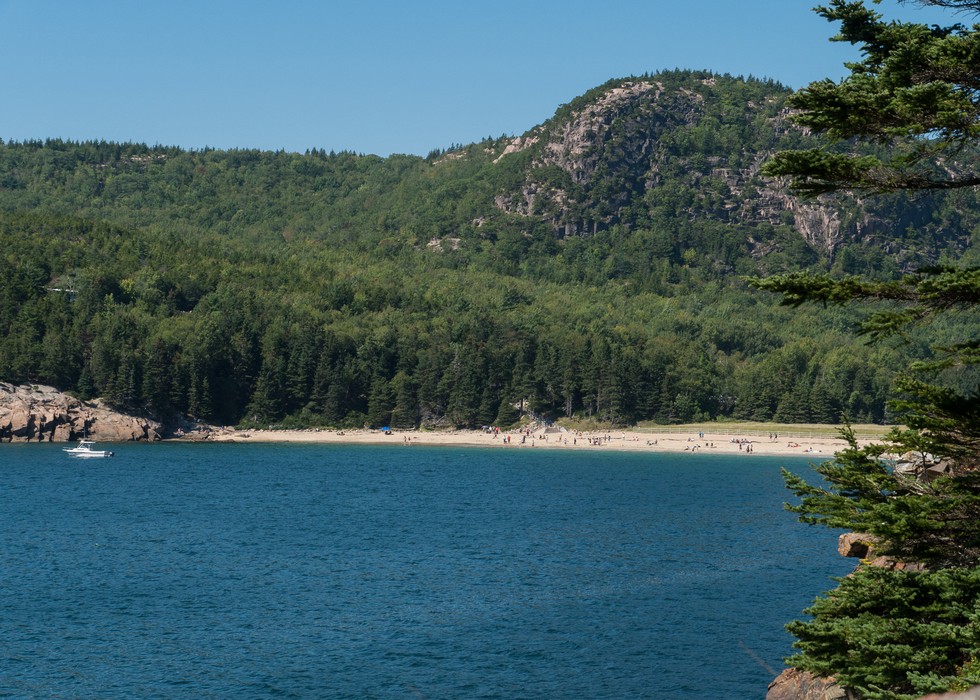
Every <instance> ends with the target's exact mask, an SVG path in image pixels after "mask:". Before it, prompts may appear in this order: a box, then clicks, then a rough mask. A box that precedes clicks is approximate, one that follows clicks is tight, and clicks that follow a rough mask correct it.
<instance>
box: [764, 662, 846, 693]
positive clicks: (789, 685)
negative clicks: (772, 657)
mask: <svg viewBox="0 0 980 700" xmlns="http://www.w3.org/2000/svg"><path fill="white" fill-rule="evenodd" d="M766 700H850V695H849V694H848V692H847V691H846V690H844V689H843V688H841V687H840V686H839V685H837V683H836V682H835V681H834V679H833V678H818V677H816V676H814V675H813V674H812V673H810V672H809V671H801V670H799V669H796V668H787V669H786V670H785V671H783V672H782V673H780V674H779V675H778V676H777V677H776V680H774V681H773V682H772V683H770V684H769V692H767V693H766Z"/></svg>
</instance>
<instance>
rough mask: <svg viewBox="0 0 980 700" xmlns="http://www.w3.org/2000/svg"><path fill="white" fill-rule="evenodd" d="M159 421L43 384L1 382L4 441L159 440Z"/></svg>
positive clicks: (1, 433)
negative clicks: (124, 412)
mask: <svg viewBox="0 0 980 700" xmlns="http://www.w3.org/2000/svg"><path fill="white" fill-rule="evenodd" d="M161 433H162V427H161V425H160V424H159V423H157V422H156V421H152V420H149V419H147V418H141V417H137V416H127V415H125V414H122V413H119V412H117V411H113V410H112V409H110V408H108V407H106V406H105V405H103V404H102V403H101V402H99V401H93V402H86V401H81V400H80V399H76V398H75V397H73V396H69V395H68V394H64V393H62V392H60V391H58V390H57V389H55V388H54V387H50V386H42V385H36V384H33V385H23V386H14V385H13V384H6V383H3V382H0V442H66V441H70V440H76V439H78V438H81V437H84V436H88V437H90V438H92V439H95V440H105V441H109V442H129V441H133V440H150V441H152V440H159V439H160V436H161Z"/></svg>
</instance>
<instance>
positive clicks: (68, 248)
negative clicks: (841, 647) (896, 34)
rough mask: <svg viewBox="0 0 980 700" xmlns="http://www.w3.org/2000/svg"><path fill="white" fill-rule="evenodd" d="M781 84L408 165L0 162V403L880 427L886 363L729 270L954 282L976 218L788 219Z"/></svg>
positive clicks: (159, 150)
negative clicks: (939, 267)
mask: <svg viewBox="0 0 980 700" xmlns="http://www.w3.org/2000/svg"><path fill="white" fill-rule="evenodd" d="M787 95H788V91H787V90H785V89H784V88H782V87H781V86H779V85H776V84H773V83H770V82H763V81H755V80H741V79H734V78H731V77H727V76H714V75H708V74H700V73H689V72H675V73H664V74H657V75H652V76H643V77H639V78H631V79H628V80H617V81H612V82H610V83H608V84H606V85H604V86H601V87H599V88H596V89H595V90H593V91H590V92H589V93H587V94H586V95H584V96H582V97H580V98H577V99H576V100H573V101H572V102H571V103H569V104H567V105H562V106H561V107H560V108H559V109H558V110H557V112H556V114H555V116H554V117H553V118H552V119H551V120H549V121H548V122H546V123H545V124H543V125H540V126H538V127H535V128H534V129H532V130H530V131H529V132H527V133H526V134H524V135H522V136H520V137H517V138H510V137H500V138H488V139H486V140H485V141H483V142H481V143H478V144H472V145H469V146H459V147H453V148H451V149H449V150H447V151H444V152H443V151H440V152H434V153H432V154H430V155H429V157H427V158H424V159H423V158H419V157H414V156H391V157H389V158H378V157H374V156H363V155H356V154H353V153H332V152H331V153H327V152H325V151H321V150H313V151H310V152H308V153H305V154H296V153H286V152H276V153H270V152H259V151H215V150H203V151H184V150H181V149H178V148H170V147H159V146H155V147H147V146H145V145H140V144H115V143H105V142H102V143H65V142H61V141H44V142H23V143H21V142H16V143H4V144H0V380H4V381H17V382H20V381H26V382H36V383H46V384H53V385H55V386H57V387H59V388H61V389H66V390H71V391H74V392H77V393H78V394H80V395H81V396H83V397H87V396H97V395H98V396H104V397H106V398H107V399H108V400H109V401H110V402H111V403H112V404H114V405H115V406H118V407H121V408H125V409H129V410H133V411H137V412H145V413H148V414H150V415H152V416H154V417H157V418H162V419H167V418H168V417H172V416H175V415H178V414H183V413H186V414H190V415H192V416H195V417H197V418H200V419H204V420H209V421H213V422H219V423H259V424H268V423H287V424H292V425H332V426H361V425H364V424H371V425H375V426H379V425H384V424H389V423H390V424H392V425H394V426H397V427H411V426H417V425H419V424H434V423H444V424H451V425H456V426H479V425H481V424H494V423H495V424H502V425H509V424H511V423H513V422H515V421H516V420H518V418H519V414H520V412H522V411H534V412H535V413H538V414H543V415H546V416H548V417H551V418H559V417H562V416H573V415H578V416H583V417H592V418H596V419H598V420H602V421H607V422H611V423H616V424H629V423H633V422H635V421H639V420H651V419H652V420H657V421H662V422H672V421H673V422H676V421H690V420H703V419H708V418H718V417H734V418H746V419H757V420H768V419H775V420H779V421H818V422H836V421H837V420H838V419H839V418H840V416H841V414H842V413H844V414H846V415H847V416H849V417H850V418H851V419H853V420H862V421H883V420H886V419H887V416H886V414H885V409H884V402H885V400H886V398H887V397H888V396H889V392H890V376H891V373H892V371H893V370H894V369H895V368H897V367H899V366H903V365H904V364H905V363H906V361H907V358H908V356H909V355H912V356H918V355H924V354H926V353H928V350H927V349H926V346H925V344H924V343H919V342H917V341H916V340H915V339H914V338H913V339H912V342H911V343H910V344H909V345H905V346H902V345H897V344H896V345H891V346H876V347H868V346H866V345H864V344H862V343H861V342H860V341H855V340H854V339H853V338H852V337H851V335H850V329H851V327H852V324H853V321H854V317H853V316H852V314H856V313H859V312H857V311H853V310H832V311H830V312H827V311H820V312H817V311H816V310H805V309H804V310H789V309H786V308H784V307H780V306H778V305H777V301H776V300H775V299H774V298H772V297H769V296H767V295H764V294H763V293H760V292H754V291H751V290H749V289H748V288H747V287H746V285H745V284H744V282H743V281H742V276H744V275H756V274H769V273H773V272H785V271H791V270H796V269H806V268H818V269H824V270H826V269H830V270H832V271H837V272H855V273H858V272H859V273H864V274H868V275H870V276H872V277H877V278H889V277H891V276H893V275H896V274H897V273H898V272H900V271H902V270H907V269H910V268H913V267H916V266H919V265H923V264H929V263H933V262H937V261H942V260H952V259H959V258H964V257H965V258H966V259H967V260H970V259H972V260H974V261H976V260H977V259H978V257H980V256H978V253H977V248H976V246H975V245H973V243H972V240H973V239H972V238H971V236H972V233H973V231H974V230H975V228H976V226H977V224H978V222H977V220H976V218H977V217H976V213H977V211H978V209H977V206H976V201H975V195H973V194H972V193H958V194H955V195H945V196H940V195H930V196H929V198H928V199H927V198H924V197H922V198H919V199H915V200H908V199H901V198H898V197H892V198H890V199H884V200H878V201H875V202H858V203H853V202H848V203H846V204H845V203H842V202H835V201H826V202H820V203H804V202H800V201H798V200H795V199H793V198H792V197H790V196H789V195H788V194H786V193H785V192H784V191H783V190H782V189H780V188H779V186H778V183H774V182H771V181H767V180H765V179H763V178H761V177H760V176H759V174H758V168H759V166H760V164H761V163H762V162H763V160H764V159H765V158H766V157H767V155H768V154H770V153H771V152H773V151H774V150H776V149H779V148H788V147H797V146H799V145H800V144H804V143H806V142H807V138H808V137H806V136H805V135H804V134H803V133H801V132H799V131H797V130H795V129H793V128H792V127H791V126H790V125H789V123H788V121H787V119H786V109H785V100H786V97H787Z"/></svg>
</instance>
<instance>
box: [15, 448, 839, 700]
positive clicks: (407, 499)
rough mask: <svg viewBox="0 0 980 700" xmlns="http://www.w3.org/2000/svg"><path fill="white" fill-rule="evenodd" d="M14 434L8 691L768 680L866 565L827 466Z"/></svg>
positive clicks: (379, 691) (680, 690)
mask: <svg viewBox="0 0 980 700" xmlns="http://www.w3.org/2000/svg"><path fill="white" fill-rule="evenodd" d="M113 449H115V450H116V454H117V456H116V457H115V458H113V459H109V460H88V461H81V460H70V459H69V458H67V457H66V456H65V455H63V453H62V452H61V450H60V447H59V446H57V445H3V446H2V447H0V499H2V500H0V697H3V698H563V699H571V698H590V699H591V698H617V699H619V698H668V699H669V698H719V699H726V700H737V699H739V698H746V699H748V698H762V697H764V696H765V692H766V685H767V684H768V682H769V681H770V680H771V679H772V677H773V675H774V673H775V672H778V671H779V670H780V669H781V666H782V658H783V657H784V656H786V655H788V654H789V653H791V642H792V639H791V637H790V636H789V635H788V634H787V633H786V632H785V631H784V630H783V625H784V624H785V623H786V622H787V621H788V620H790V619H793V618H796V617H799V616H800V615H801V610H802V608H804V607H805V606H806V605H808V604H809V603H810V602H811V601H812V599H813V598H814V597H815V596H816V595H817V594H819V593H820V592H822V591H825V590H827V589H829V588H832V587H833V585H834V584H833V582H832V581H831V580H830V578H829V577H830V576H838V575H842V574H844V573H846V572H847V571H848V570H849V569H850V568H852V563H851V562H848V561H847V560H844V559H842V558H840V557H839V556H838V555H837V553H836V534H835V533H833V532H830V531H826V530H821V529H815V528H808V527H806V526H803V525H800V524H798V523H797V522H796V521H795V520H794V518H793V516H792V515H791V514H789V513H786V512H785V511H783V510H782V508H781V504H782V503H783V501H785V500H786V498H787V496H788V492H786V490H785V489H784V487H783V485H782V481H781V479H780V476H779V466H781V465H786V466H788V467H790V468H792V469H793V470H794V471H801V472H806V471H808V467H807V463H806V462H805V461H802V460H786V459H777V458H766V457H751V458H750V457H745V456H741V455H740V456H739V457H738V458H736V457H719V456H715V455H710V454H704V455H701V454H675V455H668V454H629V453H612V452H599V451H596V452H589V451H578V452H573V451H561V452H558V451H545V450H533V449H518V448H516V447H515V448H513V449H509V448H496V449H473V448H469V449H458V448H448V447H447V448H427V447H418V446H413V447H402V446H398V447H367V446H323V445H236V444H222V445H208V444H155V445H135V444H126V445H116V446H115V447H114V448H113Z"/></svg>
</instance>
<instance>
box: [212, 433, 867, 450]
mask: <svg viewBox="0 0 980 700" xmlns="http://www.w3.org/2000/svg"><path fill="white" fill-rule="evenodd" d="M197 439H201V437H198V438H197ZM204 439H206V440H207V441H209V442H239V443H248V442H256V443H261V442H282V443H285V442H302V443H322V444H371V445H402V446H412V445H429V446H435V445H440V446H459V447H493V448H500V449H511V450H518V449H545V450H558V449H561V450H617V451H630V452H634V451H635V452H695V453H698V452H700V453H702V454H756V455H777V456H780V455H787V456H804V457H805V456H814V457H817V456H822V457H829V456H830V455H832V454H833V453H834V452H836V451H837V450H840V449H841V448H843V447H845V446H846V443H845V442H844V441H843V440H840V439H836V438H830V437H823V436H820V437H789V438H786V437H778V438H776V437H772V438H770V437H768V436H766V435H761V436H759V435H745V436H739V435H732V434H720V433H719V434H716V435H712V434H711V433H710V432H705V433H697V432H691V433H684V432H669V433H668V432H648V431H643V432H636V431H625V432H624V431H621V430H619V431H608V432H600V431H595V432H586V433H579V432H572V431H568V432H547V433H546V432H544V431H543V430H541V429H538V430H537V431H531V433H530V435H528V434H526V433H521V432H516V431H514V432H506V431H501V432H500V433H499V434H496V433H485V432H483V431H480V430H461V431H446V432H439V431H412V430H410V431H398V430H395V431H391V432H390V434H386V433H383V432H381V431H380V430H249V431H236V430H231V429H222V430H216V431H212V432H211V433H209V434H207V436H206V437H205V438H204ZM860 444H865V443H864V441H862V442H861V443H860Z"/></svg>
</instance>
